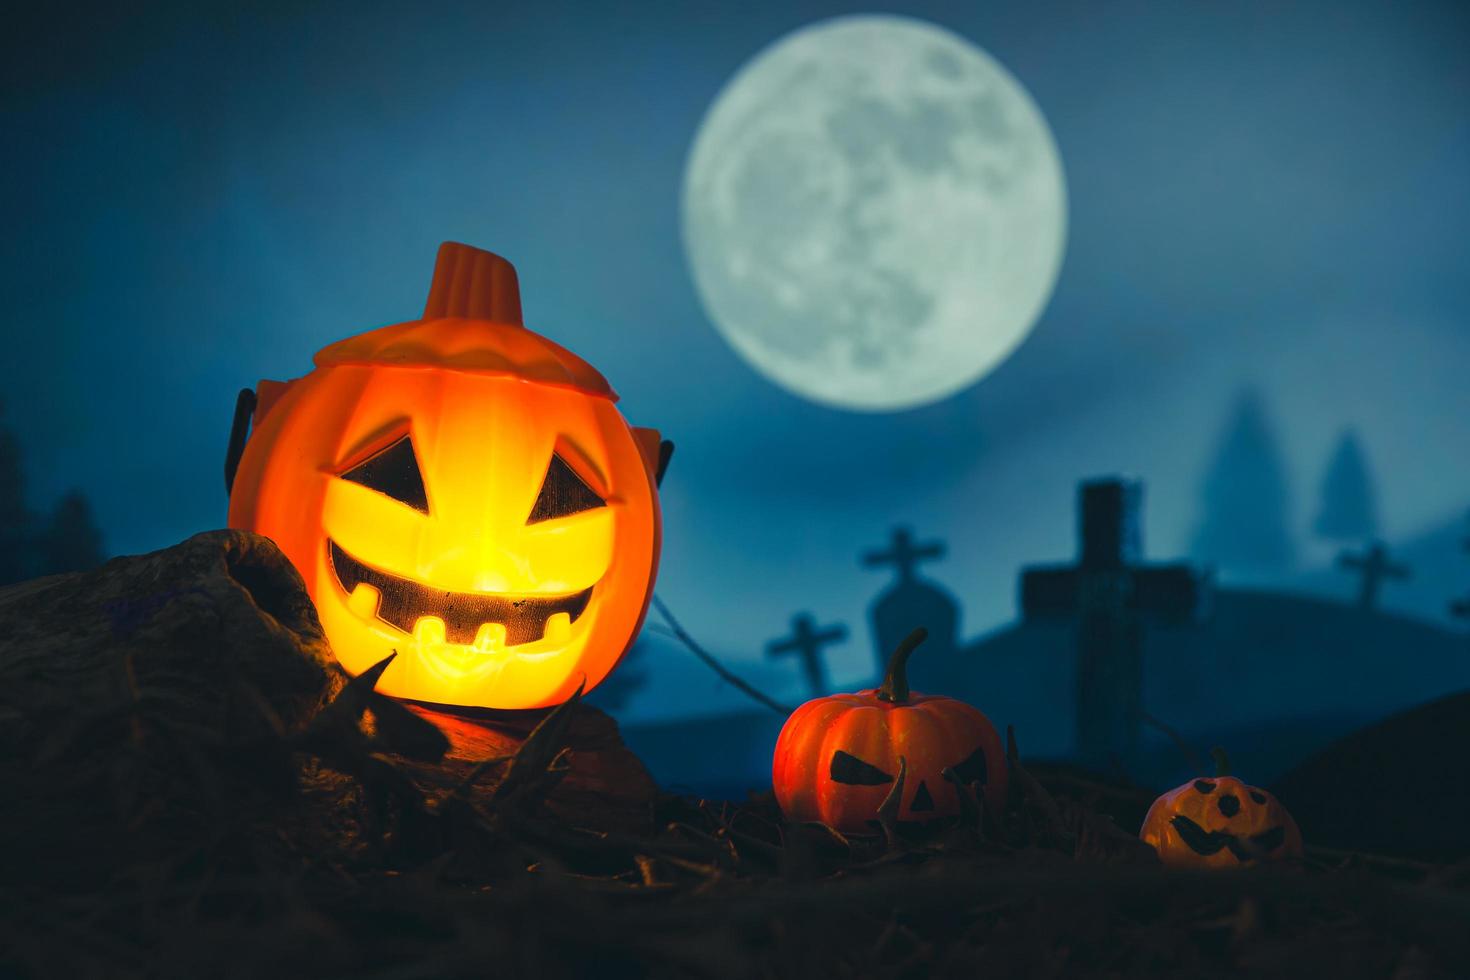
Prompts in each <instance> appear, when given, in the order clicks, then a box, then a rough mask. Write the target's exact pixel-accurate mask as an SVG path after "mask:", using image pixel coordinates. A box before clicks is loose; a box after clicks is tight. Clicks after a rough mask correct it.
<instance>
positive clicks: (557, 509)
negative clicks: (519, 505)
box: [526, 453, 607, 524]
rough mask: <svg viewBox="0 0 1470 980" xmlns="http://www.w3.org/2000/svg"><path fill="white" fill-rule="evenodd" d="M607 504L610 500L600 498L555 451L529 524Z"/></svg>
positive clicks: (532, 509)
mask: <svg viewBox="0 0 1470 980" xmlns="http://www.w3.org/2000/svg"><path fill="white" fill-rule="evenodd" d="M606 506H607V501H605V500H603V499H602V498H601V497H599V496H598V495H597V491H595V490H593V489H592V488H591V487H589V486H588V485H587V483H586V481H585V480H583V479H582V478H581V477H580V476H578V475H577V472H576V471H575V470H573V469H572V468H571V467H570V466H568V465H567V463H566V460H564V459H562V458H561V457H560V456H558V455H556V454H555V453H553V454H552V455H551V465H550V466H548V467H547V468H546V479H545V481H543V482H542V484H541V493H540V494H539V495H537V497H536V505H535V506H534V507H532V508H531V516H530V517H528V518H526V523H527V524H536V523H539V522H541V521H550V520H554V519H555V518H558V517H566V516H567V515H569V514H579V513H581V512H582V511H584V510H592V509H593V508H594V507H606Z"/></svg>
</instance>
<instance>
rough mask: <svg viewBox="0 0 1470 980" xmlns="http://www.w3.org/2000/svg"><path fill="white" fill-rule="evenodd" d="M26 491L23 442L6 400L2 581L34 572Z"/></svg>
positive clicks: (1, 462) (0, 452) (1, 425)
mask: <svg viewBox="0 0 1470 980" xmlns="http://www.w3.org/2000/svg"><path fill="white" fill-rule="evenodd" d="M25 491H26V488H25V471H24V469H23V467H22V466H21V460H20V443H18V442H17V441H16V438H15V433H13V432H11V431H10V427H9V426H8V425H6V424H5V404H4V402H0V585H9V584H11V583H12V582H19V581H21V580H23V579H27V578H30V576H31V568H32V566H33V564H34V562H33V560H32V559H33V548H32V526H31V525H32V518H31V513H30V511H29V510H28V509H27V508H26V500H25Z"/></svg>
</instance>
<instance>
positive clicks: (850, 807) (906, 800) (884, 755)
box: [771, 629, 1009, 833]
mask: <svg viewBox="0 0 1470 980" xmlns="http://www.w3.org/2000/svg"><path fill="white" fill-rule="evenodd" d="M925 635H926V634H925V631H924V630H922V629H918V630H915V631H914V632H913V633H911V634H909V636H908V638H907V639H905V640H904V642H903V643H902V644H900V645H899V647H898V649H897V650H895V651H894V652H893V655H892V657H890V658H889V661H888V670H887V673H886V675H885V677H884V680H883V686H882V687H880V688H874V689H872V690H867V691H860V692H859V693H857V694H834V695H832V696H830V697H824V698H817V699H815V700H813V701H808V702H807V703H806V704H804V705H802V706H801V707H799V708H797V709H796V710H795V711H794V712H792V714H791V717H790V718H788V719H787V720H786V724H785V726H784V727H783V728H782V729H781V734H780V736H779V738H777V740H776V753H775V756H774V759H773V762H772V772H771V779H772V784H773V788H774V789H775V792H776V800H777V802H779V803H780V804H781V810H782V812H783V813H785V814H786V817H787V819H788V820H792V821H796V822H807V821H814V822H815V821H820V822H822V823H825V824H827V825H828V826H830V827H835V828H837V829H838V830H841V831H844V832H849V833H851V832H862V831H865V830H871V829H873V823H874V822H875V821H876V820H877V819H878V807H879V806H881V805H882V803H883V801H884V799H885V798H886V797H887V796H888V794H889V792H890V791H891V790H892V789H893V783H894V780H895V779H896V778H897V776H898V773H899V770H900V768H902V769H903V770H904V791H903V793H904V795H903V799H902V800H901V801H900V804H899V812H898V819H900V820H910V821H928V820H936V819H939V818H941V817H949V816H954V815H956V814H958V813H960V796H959V791H958V790H957V788H956V786H955V785H954V782H953V781H952V779H951V778H948V777H946V775H945V770H946V769H948V770H951V776H952V777H953V779H956V780H958V781H959V782H961V783H964V784H966V785H969V784H979V787H980V788H981V790H982V791H983V793H984V797H985V803H986V806H987V807H988V808H990V810H991V812H994V813H999V812H1000V809H1001V807H1002V806H1004V804H1005V793H1006V782H1007V779H1008V777H1009V770H1008V769H1007V768H1006V760H1005V749H1004V747H1003V745H1002V744H1001V740H1000V736H999V735H998V734H997V733H996V730H995V726H993V725H991V723H990V720H989V719H988V718H986V717H985V715H983V714H981V713H980V711H978V710H977V709H975V708H972V707H970V706H969V705H968V704H965V703H964V702H963V701H956V700H954V699H953V698H946V697H940V696H937V695H929V694H919V693H917V692H910V691H909V685H908V676H907V666H908V658H909V655H910V654H912V653H913V651H914V649H915V648H916V647H917V646H918V645H919V644H920V643H921V642H923V640H924V637H925Z"/></svg>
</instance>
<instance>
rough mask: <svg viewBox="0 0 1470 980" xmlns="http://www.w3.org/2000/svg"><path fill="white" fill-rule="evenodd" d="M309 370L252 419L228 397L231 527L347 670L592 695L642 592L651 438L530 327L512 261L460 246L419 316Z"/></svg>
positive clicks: (429, 684)
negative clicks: (293, 589)
mask: <svg viewBox="0 0 1470 980" xmlns="http://www.w3.org/2000/svg"><path fill="white" fill-rule="evenodd" d="M315 360H316V370H314V371H312V372H311V373H310V374H308V375H306V376H305V377H303V378H299V379H297V380H295V381H290V382H284V383H282V382H274V381H262V382H261V383H260V385H259V388H258V393H257V394H256V396H255V398H254V400H253V409H254V410H253V418H252V417H251V416H249V415H244V414H242V412H248V411H249V409H250V407H251V404H252V400H251V399H250V398H249V397H248V393H247V397H242V406H241V409H240V410H237V416H236V429H235V433H234V436H233V437H232V452H231V458H230V459H229V460H228V461H227V462H226V484H227V486H228V487H229V488H230V489H231V496H230V515H229V523H230V526H231V527H235V528H245V529H248V530H252V531H257V532H259V533H261V534H264V535H267V536H268V537H270V538H272V539H273V540H274V541H275V542H276V544H278V545H279V546H280V548H281V550H282V551H283V552H285V554H286V556H287V557H288V558H290V559H291V561H292V563H294V564H295V566H296V568H297V570H298V571H299V572H300V573H301V577H302V578H303V579H305V582H306V588H307V591H308V592H309V593H310V595H311V597H312V600H313V601H314V602H315V603H316V607H317V611H318V613H319V615H320V617H321V621H322V627H323V628H324V630H325V631H326V634H327V638H328V639H329V640H330V641H331V644H332V650H333V652H335V653H336V655H337V658H338V659H339V660H340V661H341V662H342V665H343V667H345V668H346V669H347V670H348V671H349V672H351V673H353V674H358V673H361V672H362V671H364V670H366V669H367V668H368V667H370V666H372V665H373V664H376V663H378V662H379V661H381V660H383V659H384V658H385V657H387V656H388V655H389V653H391V652H394V651H396V652H397V653H398V656H397V657H396V658H395V659H394V660H393V662H392V664H390V665H389V667H388V669H387V671H386V672H385V673H384V674H383V677H382V679H381V681H380V682H379V685H378V690H380V691H383V692H384V693H387V694H391V695H394V696H397V697H404V698H413V699H416V700H421V701H430V702H438V703H444V704H453V705H472V706H479V707H489V708H537V707H543V706H546V705H551V704H556V703H558V702H560V701H564V700H566V698H567V697H569V696H570V695H571V694H572V692H573V691H575V690H576V688H577V687H578V685H579V684H584V683H585V687H586V689H588V690H591V689H592V688H593V687H595V686H596V685H597V684H598V682H599V681H601V680H602V679H603V678H604V677H606V676H607V675H608V673H609V672H610V671H611V670H612V669H613V667H614V666H616V664H617V663H618V660H619V659H620V658H621V657H622V656H623V653H624V652H625V651H626V650H627V648H628V647H629V645H630V644H631V643H632V641H633V639H634V637H635V636H637V634H638V629H639V626H640V625H641V623H642V621H643V617H644V614H645V612H646V610H647V608H648V602H649V596H650V594H651V592H652V589H653V581H654V575H655V572H656V569H657V567H658V554H659V539H660V520H659V505H658V490H657V475H658V472H659V470H660V468H661V465H662V463H663V462H664V461H666V459H667V449H666V448H663V449H661V447H660V441H659V436H658V433H657V432H655V431H654V430H652V429H635V428H633V427H631V426H629V425H628V423H627V422H626V421H625V420H624V418H623V416H622V414H621V413H619V411H618V409H617V407H616V406H615V404H614V402H615V401H616V400H617V396H616V395H615V394H614V393H613V391H612V388H610V387H609V386H608V383H607V381H606V380H604V378H603V377H602V375H601V374H599V373H598V372H597V370H596V369H594V368H593V367H592V366H591V365H590V364H588V363H587V362H586V361H583V360H582V359H581V358H579V357H578V356H577V355H575V354H573V353H572V352H571V351H568V350H566V349H565V348H562V347H560V346H558V345H556V344H554V343H552V342H551V341H549V340H546V339H545V338H543V337H540V336H538V335H537V334H535V333H532V332H531V331H530V330H528V329H526V327H525V326H524V325H523V323H522V321H521V303H520V291H519V287H518V285H517V281H516V273H515V269H514V268H513V267H512V266H511V264H510V263H509V262H507V261H506V260H505V259H502V258H501V257H499V256H498V255H494V254H492V253H490V252H485V251H482V250H480V249H476V248H471V247H470V246H468V245H461V244H458V243H454V242H446V243H445V244H444V245H443V246H442V247H441V248H440V250H439V257H438V262H437V264H436V266H435V270H434V280H433V283H432V285H431V287H430V292H429V301H428V303H427V305H426V307H425V310H424V315H423V317H421V318H420V319H418V320H412V321H409V322H407V323H400V324H396V325H394V326H387V327H382V328H380V329H377V330H371V331H368V332H366V333H362V334H358V335H357V336H354V337H349V338H348V339H346V340H342V341H339V342H338V343H335V344H332V345H330V346H328V347H326V348H324V349H323V350H321V351H320V352H318V353H317V355H316V359H315ZM252 421H253V425H254V432H253V433H251V434H250V435H249V439H248V442H246V441H245V432H246V431H248V429H249V428H250V423H251V422H252Z"/></svg>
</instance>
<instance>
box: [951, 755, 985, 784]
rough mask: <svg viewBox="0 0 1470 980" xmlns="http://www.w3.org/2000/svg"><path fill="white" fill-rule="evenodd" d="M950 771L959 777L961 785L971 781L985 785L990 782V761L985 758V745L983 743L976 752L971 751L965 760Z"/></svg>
mask: <svg viewBox="0 0 1470 980" xmlns="http://www.w3.org/2000/svg"><path fill="white" fill-rule="evenodd" d="M950 771H951V772H953V773H954V774H955V775H956V776H958V777H959V780H960V785H961V786H968V785H970V784H971V783H979V784H980V785H981V786H984V785H985V784H987V783H988V782H990V765H989V761H988V760H987V759H986V758H985V747H984V746H983V745H982V746H981V747H980V748H978V749H976V750H975V751H974V752H971V753H970V754H969V755H968V756H967V757H966V758H965V761H964V762H961V763H960V764H959V765H957V766H955V767H954V768H953V769H951V770H950Z"/></svg>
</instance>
